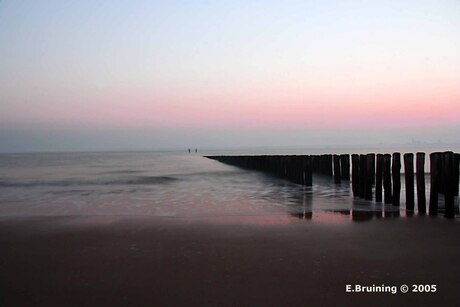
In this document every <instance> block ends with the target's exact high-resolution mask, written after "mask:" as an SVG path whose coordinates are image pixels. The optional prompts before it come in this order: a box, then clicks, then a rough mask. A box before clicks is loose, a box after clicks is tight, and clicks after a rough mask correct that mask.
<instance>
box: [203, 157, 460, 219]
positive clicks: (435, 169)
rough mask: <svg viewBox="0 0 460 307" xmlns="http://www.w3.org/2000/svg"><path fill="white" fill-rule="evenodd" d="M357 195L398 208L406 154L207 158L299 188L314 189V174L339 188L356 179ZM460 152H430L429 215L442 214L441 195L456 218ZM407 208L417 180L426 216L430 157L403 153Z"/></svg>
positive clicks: (420, 209) (448, 213) (412, 203)
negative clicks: (311, 187)
mask: <svg viewBox="0 0 460 307" xmlns="http://www.w3.org/2000/svg"><path fill="white" fill-rule="evenodd" d="M350 156H351V184H352V191H353V195H354V196H355V197H359V198H363V199H366V200H373V197H375V201H376V202H382V201H383V202H384V203H385V204H392V205H394V206H399V205H400V198H401V154H400V153H399V152H395V153H393V154H392V155H390V154H375V153H368V154H359V155H358V154H352V155H349V154H341V155H336V154H334V155H333V154H324V155H261V156H207V158H209V159H214V160H217V161H220V162H222V163H226V164H230V165H234V166H238V167H241V168H245V169H250V170H257V171H261V172H265V173H268V174H270V175H272V176H276V177H279V178H282V179H286V180H289V181H292V182H294V183H297V184H302V185H305V186H311V185H312V183H313V176H312V174H313V173H317V174H322V175H325V176H331V177H333V179H334V182H335V183H336V184H339V183H341V182H342V181H349V180H350ZM459 161H460V154H458V153H453V152H451V151H447V152H434V153H431V154H430V183H431V185H430V198H429V208H428V209H429V210H428V212H429V214H430V215H436V214H437V213H438V196H439V194H443V195H444V203H445V215H446V216H447V217H454V216H455V196H458V194H459ZM403 162H404V170H405V171H404V174H405V176H404V177H405V186H406V210H407V211H409V212H413V211H414V206H415V196H414V194H415V191H414V190H415V181H416V183H417V184H416V187H417V208H418V212H419V214H426V196H425V195H426V193H425V153H423V152H418V153H417V154H416V161H415V170H414V154H413V153H405V154H404V155H403Z"/></svg>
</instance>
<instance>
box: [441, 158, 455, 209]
mask: <svg viewBox="0 0 460 307" xmlns="http://www.w3.org/2000/svg"><path fill="white" fill-rule="evenodd" d="M442 172H443V178H444V180H443V182H444V203H445V216H446V217H447V218H454V216H455V209H454V153H453V152H452V151H447V152H444V153H443V170H442Z"/></svg>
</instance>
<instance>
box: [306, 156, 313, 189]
mask: <svg viewBox="0 0 460 307" xmlns="http://www.w3.org/2000/svg"><path fill="white" fill-rule="evenodd" d="M304 159H305V173H304V174H305V185H306V186H310V187H311V186H312V183H313V176H312V165H311V164H312V156H305V158H304Z"/></svg>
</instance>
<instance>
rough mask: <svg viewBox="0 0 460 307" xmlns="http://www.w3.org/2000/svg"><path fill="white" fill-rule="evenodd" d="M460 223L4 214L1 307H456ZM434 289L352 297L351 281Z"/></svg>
mask: <svg viewBox="0 0 460 307" xmlns="http://www.w3.org/2000/svg"><path fill="white" fill-rule="evenodd" d="M459 232H460V223H459V222H458V221H455V220H446V219H444V218H436V219H433V218H430V217H424V218H420V217H412V218H395V219H391V220H373V221H369V222H362V223H352V222H347V223H337V224H329V223H324V224H321V223H315V222H311V221H310V222H308V221H294V222H292V223H290V224H287V225H283V224H281V225H276V223H275V224H271V223H267V224H264V223H262V225H248V224H246V225H244V224H243V225H241V224H233V223H232V222H223V223H222V221H219V219H216V220H215V221H214V222H213V221H212V219H211V220H208V221H204V222H203V221H199V220H181V219H171V218H170V219H168V218H163V219H162V218H147V217H123V218H118V217H35V218H5V217H3V218H0V248H1V256H0V305H1V306H31V305H34V306H36V305H41V306H83V305H84V306H89V305H90V306H115V305H122V306H308V305H310V306H317V305H323V306H349V305H357V304H358V305H369V306H370V305H388V304H392V305H406V306H409V304H410V305H411V306H430V305H433V306H434V305H436V306H454V305H457V306H458V305H459V304H460V302H459V298H460V295H459V291H460V290H459V289H460V267H459V263H458V262H459V259H460V245H459V243H460V235H459ZM356 283H358V284H362V285H372V284H377V285H380V284H382V283H383V284H385V285H397V286H398V287H399V286H400V285H402V284H408V285H409V286H410V285H411V284H436V285H437V289H438V290H437V292H436V293H429V294H426V293H407V294H402V293H400V292H399V289H398V293H397V294H391V293H371V294H358V293H346V292H345V286H346V284H356Z"/></svg>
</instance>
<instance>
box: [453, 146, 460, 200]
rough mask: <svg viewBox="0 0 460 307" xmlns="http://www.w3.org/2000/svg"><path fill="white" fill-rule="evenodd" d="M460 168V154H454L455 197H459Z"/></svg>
mask: <svg viewBox="0 0 460 307" xmlns="http://www.w3.org/2000/svg"><path fill="white" fill-rule="evenodd" d="M459 167H460V154H458V153H455V154H454V195H455V196H458V189H459V187H458V185H459V175H460V174H459V173H460V170H459Z"/></svg>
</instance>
